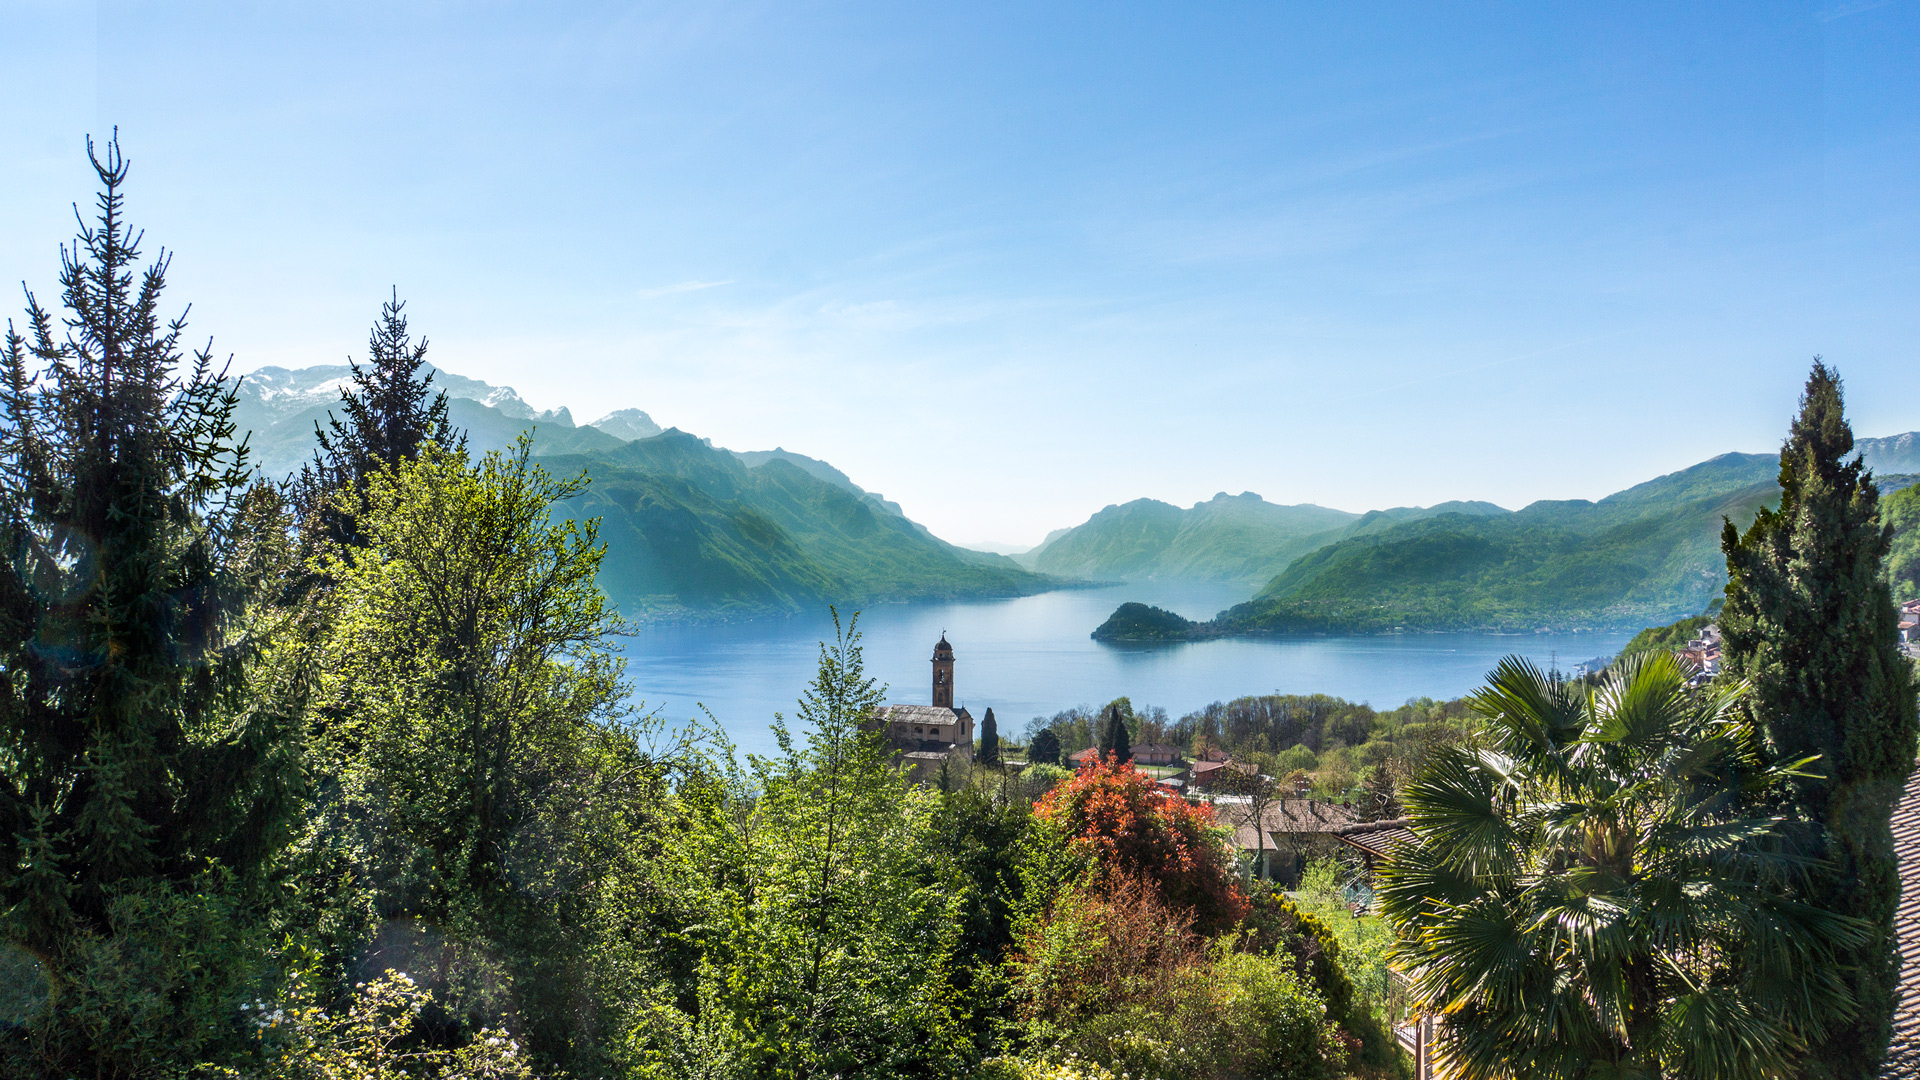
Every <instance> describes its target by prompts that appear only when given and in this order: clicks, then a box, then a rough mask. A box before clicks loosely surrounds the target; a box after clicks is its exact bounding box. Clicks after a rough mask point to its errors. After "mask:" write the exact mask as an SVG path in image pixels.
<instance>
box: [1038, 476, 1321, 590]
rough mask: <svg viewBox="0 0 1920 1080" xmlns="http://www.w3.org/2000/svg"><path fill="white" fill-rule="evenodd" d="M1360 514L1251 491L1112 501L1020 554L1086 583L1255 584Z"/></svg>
mask: <svg viewBox="0 0 1920 1080" xmlns="http://www.w3.org/2000/svg"><path fill="white" fill-rule="evenodd" d="M1357 517H1358V515H1356V514H1350V513H1347V512H1346V511H1344V510H1329V509H1327V508H1326V507H1324V506H1313V505H1301V506H1275V505H1274V504H1272V503H1270V502H1267V501H1266V500H1264V499H1262V498H1260V496H1258V495H1255V494H1253V493H1252V492H1250V491H1249V492H1243V493H1241V494H1240V495H1237V496H1234V495H1228V494H1226V493H1225V492H1222V493H1220V494H1219V495H1215V496H1214V497H1213V498H1212V500H1210V501H1208V502H1203V503H1196V504H1195V505H1194V506H1193V508H1192V509H1189V510H1182V509H1180V508H1179V507H1177V506H1172V505H1169V504H1167V503H1163V502H1159V501H1156V500H1154V499H1136V500H1134V501H1133V502H1130V503H1126V504H1124V505H1121V506H1109V507H1107V508H1106V509H1104V510H1102V511H1100V512H1099V513H1097V514H1095V515H1093V516H1092V517H1091V518H1088V519H1087V520H1086V522H1084V523H1083V524H1080V525H1077V526H1075V527H1073V528H1071V529H1068V530H1066V531H1064V532H1062V533H1060V534H1059V535H1057V536H1054V537H1051V538H1049V539H1048V541H1047V542H1046V543H1045V544H1043V545H1041V546H1040V547H1039V548H1036V549H1035V550H1033V551H1031V552H1028V553H1027V554H1025V555H1022V556H1020V560H1021V562H1023V563H1025V564H1026V565H1028V566H1030V567H1033V568H1034V569H1036V570H1039V571H1041V572H1043V573H1048V574H1055V575H1058V576H1060V577H1074V578H1084V579H1087V580H1091V581H1152V580H1157V579H1184V580H1191V581H1238V582H1244V583H1246V584H1248V585H1257V584H1259V583H1261V582H1264V581H1267V580H1268V579H1270V578H1272V577H1273V575H1275V574H1277V573H1279V572H1280V571H1282V570H1284V569H1286V567H1287V564H1288V563H1290V562H1292V561H1293V560H1294V559H1297V558H1299V557H1300V556H1301V555H1304V554H1306V553H1307V552H1309V551H1312V550H1313V549H1314V548H1317V547H1319V546H1320V545H1322V544H1325V543H1327V542H1329V541H1330V540H1333V539H1335V538H1337V537H1338V536H1339V535H1340V530H1342V529H1344V528H1345V527H1346V526H1348V525H1349V524H1351V523H1352V522H1353V521H1355V520H1356V519H1357Z"/></svg>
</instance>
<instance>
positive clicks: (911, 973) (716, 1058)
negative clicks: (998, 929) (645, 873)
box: [677, 613, 968, 1077]
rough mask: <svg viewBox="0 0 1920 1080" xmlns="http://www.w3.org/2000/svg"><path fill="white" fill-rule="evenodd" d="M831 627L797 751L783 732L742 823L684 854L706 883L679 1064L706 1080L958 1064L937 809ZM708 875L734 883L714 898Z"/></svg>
mask: <svg viewBox="0 0 1920 1080" xmlns="http://www.w3.org/2000/svg"><path fill="white" fill-rule="evenodd" d="M834 618H835V629H836V636H835V639H834V641H833V642H831V643H823V644H822V645H821V650H820V667H819V673H818V675H817V676H816V677H815V679H814V681H813V684H812V685H811V686H809V687H808V689H807V691H806V693H805V695H804V696H803V697H802V698H801V700H800V710H799V719H800V720H801V722H802V723H803V724H804V725H805V733H804V736H799V737H796V734H795V733H794V732H793V731H792V730H791V729H789V728H788V726H787V724H786V721H785V719H784V718H782V717H776V719H775V722H774V738H775V741H776V743H777V744H778V746H779V753H778V754H777V755H776V756H774V757H772V758H753V759H751V760H752V766H753V775H752V777H751V778H750V779H749V780H746V781H744V782H743V783H742V784H741V785H740V791H739V794H738V796H737V797H736V799H735V800H734V805H735V806H736V807H738V809H739V813H738V815H736V816H730V817H726V818H724V819H723V820H721V821H720V822H719V823H718V827H715V828H712V829H711V830H709V831H708V832H706V833H705V834H704V836H703V837H702V838H700V839H699V840H698V841H697V842H696V843H694V844H690V845H689V846H688V848H687V850H686V851H685V853H684V858H685V860H687V862H686V865H687V867H688V869H687V875H688V879H689V880H696V881H700V882H705V883H708V884H706V885H705V886H704V887H705V888H706V889H707V892H706V896H705V904H706V908H705V915H704V917H703V922H702V929H701V930H700V931H699V933H700V934H701V935H702V937H701V941H702V953H703V960H702V962H701V969H700V978H699V989H698V1006H697V1018H695V1019H692V1020H689V1021H688V1022H687V1032H686V1034H685V1036H684V1037H683V1040H682V1042H681V1044H680V1046H681V1049H680V1050H679V1051H677V1053H679V1054H682V1055H684V1056H685V1057H684V1059H685V1060H688V1061H692V1062H698V1063H699V1068H701V1069H702V1070H704V1071H706V1072H707V1073H708V1074H710V1075H737V1076H766V1077H828V1076H842V1077H854V1076H865V1077H895V1076H912V1075H932V1074H938V1073H942V1072H945V1071H950V1070H953V1069H955V1068H957V1067H958V1065H959V1063H960V1062H962V1061H964V1060H965V1058H966V1057H967V1053H968V1041H967V1038H966V1032H965V1030H964V1028H963V1026H962V1024H961V1023H960V1019H959V1017H958V1016H957V1014H956V1011H955V1010H956V1002H955V1001H954V1000H953V990H952V988H953V972H952V970H951V966H952V964H953V963H954V952H955V949H956V946H957V944H958V933H959V929H960V924H961V919H960V917H959V915H960V911H959V903H960V894H961V893H962V892H963V890H962V889H961V888H960V887H959V885H958V882H956V881H953V880H950V879H949V878H950V876H949V875H948V874H947V873H945V872H943V871H942V869H941V867H942V866H943V865H944V864H943V863H942V861H941V860H939V859H937V858H935V857H934V851H933V849H932V846H931V844H932V834H931V833H932V824H933V821H934V816H935V814H936V812H937V811H938V808H939V804H940V800H941V796H940V795H939V794H937V793H935V792H933V791H931V790H929V789H926V788H922V787H918V786H916V785H912V784H909V783H908V782H907V781H906V779H905V778H904V775H903V774H902V771H901V770H900V769H899V768H898V767H897V766H896V765H895V764H894V763H893V754H892V751H891V749H890V748H889V747H888V745H887V742H886V738H885V733H884V731H883V730H882V729H881V728H880V726H879V725H877V724H873V723H872V722H871V721H872V717H873V713H874V710H875V709H876V708H877V707H878V705H879V703H880V698H881V691H880V690H879V688H878V687H877V686H876V685H875V683H874V681H873V680H872V679H870V678H868V677H867V676H866V673H865V669H864V666H863V663H862V658H861V648H860V636H859V632H858V628H857V625H856V624H855V623H852V622H850V623H849V624H848V625H847V627H846V629H845V631H844V632H839V616H838V614H837V613H836V614H835V617H834ZM716 866H727V867H731V868H732V869H730V870H729V871H727V873H726V875H725V877H724V879H723V880H721V881H720V882H719V883H718V884H717V885H714V884H711V883H712V882H713V880H714V870H713V868H714V867H716Z"/></svg>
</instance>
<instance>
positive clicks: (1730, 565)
mask: <svg viewBox="0 0 1920 1080" xmlns="http://www.w3.org/2000/svg"><path fill="white" fill-rule="evenodd" d="M1852 453H1853V432H1852V430H1851V429H1850V428H1849V427H1848V425H1847V421H1846V418H1845V415H1844V410H1843V402H1842V395H1841V386H1840V379H1839V377H1838V375H1837V374H1835V373H1834V372H1833V371H1832V370H1831V369H1830V368H1828V367H1827V366H1826V365H1825V364H1824V363H1822V362H1821V361H1820V360H1819V359H1818V358H1816V359H1815V361H1814V365H1813V372H1812V374H1811V375H1810V376H1809V377H1808V379H1807V385H1806V392H1805V394H1804V396H1803V397H1802V398H1801V401H1800V414H1799V416H1798V417H1797V418H1796V419H1795V420H1794V422H1793V426H1792V430H1791V432H1790V433H1789V435H1788V437H1787V440H1786V444H1785V445H1784V446H1783V447H1782V448H1781V451H1780V489H1781V495H1780V506H1779V508H1778V509H1776V510H1762V511H1761V512H1760V514H1759V515H1758V516H1757V517H1755V519H1754V522H1753V524H1752V525H1751V526H1750V527H1749V528H1748V529H1747V531H1746V533H1745V535H1741V534H1739V533H1738V532H1737V530H1735V528H1734V527H1733V524H1732V523H1731V522H1728V523H1727V524H1726V526H1725V529H1724V533H1723V537H1722V541H1721V546H1722V548H1723V549H1724V550H1725V552H1726V555H1727V574H1728V583H1727V600H1726V606H1725V608H1724V609H1723V610H1722V612H1721V614H1720V628H1721V631H1722V633H1723V634H1724V635H1725V638H1726V646H1725V650H1726V658H1727V661H1726V663H1727V669H1728V672H1729V673H1730V674H1732V675H1734V676H1735V677H1739V678H1745V679H1747V680H1749V681H1751V682H1752V683H1753V687H1754V696H1753V708H1754V711H1755V715H1756V717H1757V719H1758V720H1759V721H1760V723H1761V725H1762V726H1763V730H1764V731H1765V732H1766V736H1767V739H1768V741H1769V742H1770V743H1771V748H1772V750H1773V751H1774V752H1775V753H1777V754H1778V755H1780V756H1781V757H1782V758H1784V759H1787V760H1797V759H1799V758H1803V757H1806V756H1809V755H1816V754H1817V755H1819V756H1820V761H1819V763H1818V764H1817V765H1815V766H1814V767H1813V768H1812V770H1811V771H1813V772H1816V773H1819V774H1821V775H1820V776H1818V777H1814V778H1808V779H1803V780H1800V781H1798V782H1797V783H1796V787H1795V792H1794V797H1795V802H1796V804H1797V805H1796V809H1797V810H1798V813H1799V816H1800V817H1801V818H1802V820H1803V821H1804V822H1806V823H1807V829H1808V833H1809V835H1810V836H1811V838H1812V839H1811V841H1810V843H1811V844H1812V845H1813V847H1814V848H1815V850H1816V851H1817V852H1818V854H1820V855H1821V856H1822V864H1821V867H1820V869H1818V870H1817V871H1816V872H1815V874H1814V876H1813V878H1812V883H1811V885H1810V886H1809V887H1810V889H1811V891H1812V895H1811V897H1810V899H1812V900H1813V901H1814V902H1815V903H1817V904H1818V905H1820V906H1821V907H1823V908H1825V909H1827V910H1830V911H1835V912H1839V913H1842V914H1845V915H1850V916H1853V917H1855V918H1858V919H1861V920H1863V921H1864V922H1866V923H1867V924H1868V925H1869V926H1870V927H1871V931H1870V933H1869V935H1868V940H1867V941H1866V943H1865V944H1864V945H1862V946H1861V947H1859V948H1858V949H1856V950H1853V952H1852V954H1851V955H1850V956H1848V957H1847V958H1846V959H1847V963H1846V965H1844V967H1843V969H1842V970H1843V972H1844V975H1843V977H1844V978H1845V979H1846V981H1847V982H1848V984H1849V985H1850V988H1851V990H1852V992H1853V996H1854V998H1855V1002H1856V1004H1857V1006H1858V1008H1859V1013H1858V1016H1857V1017H1856V1019H1855V1020H1854V1021H1853V1022H1851V1023H1850V1024H1848V1025H1846V1026H1844V1027H1842V1028H1840V1029H1838V1030H1836V1031H1833V1032H1831V1033H1830V1034H1829V1036H1828V1037H1827V1038H1826V1039H1825V1040H1824V1041H1823V1042H1821V1043H1819V1044H1817V1045H1815V1046H1813V1047H1812V1048H1811V1051H1810V1058H1811V1060H1810V1061H1809V1063H1808V1064H1809V1071H1808V1075H1814V1076H1832V1077H1857V1076H1865V1075H1870V1074H1871V1073H1872V1072H1873V1070H1874V1069H1875V1068H1876V1066H1877V1065H1878V1063H1879V1061H1880V1060H1881V1058H1882V1057H1884V1056H1885V1053H1886V1047H1887V1041H1888V1037H1889V1018H1890V1016H1891V1015H1892V1011H1893V991H1894V987H1895V984H1896V981H1897V978H1898V958H1897V956H1896V954H1895V952H1894V948H1893V915H1894V910H1895V908H1896V906H1897V904H1898V901H1899V894H1900V880H1899V868H1898V865H1897V863H1896V861H1895V857H1894V852H1893V835H1892V830H1891V828H1890V826H1889V818H1890V816H1891V813H1892V808H1893V804H1894V802H1895V800H1896V799H1897V798H1898V797H1899V794H1900V791H1901V787H1902V785H1903V784H1904V783H1905V782H1906V778H1907V775H1908V773H1909V772H1911V771H1912V768H1913V764H1914V750H1915V736H1916V729H1917V722H1916V718H1915V700H1914V687H1913V683H1912V676H1911V668H1910V667H1909V665H1908V662H1907V660H1906V659H1905V658H1904V657H1903V656H1902V655H1901V654H1900V647H1899V632H1898V619H1897V616H1896V613H1895V608H1894V605H1893V596H1892V593H1891V591H1890V590H1889V587H1888V585H1887V581H1886V577H1885V574H1884V573H1883V570H1882V560H1883V559H1884V558H1885V556H1886V554H1887V550H1888V547H1889V544H1890V543H1891V535H1890V532H1889V530H1888V529H1887V528H1886V527H1885V526H1883V525H1882V524H1881V523H1880V521H1879V516H1878V511H1879V506H1878V503H1879V490H1878V488H1877V487H1876V486H1875V484H1874V482H1873V476H1872V474H1871V473H1870V472H1869V471H1868V470H1867V469H1866V467H1865V465H1864V463H1863V462H1862V461H1861V460H1860V458H1859V457H1858V456H1852V457H1851V458H1850V455H1852Z"/></svg>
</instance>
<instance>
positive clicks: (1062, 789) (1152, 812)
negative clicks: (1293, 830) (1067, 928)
mask: <svg viewBox="0 0 1920 1080" xmlns="http://www.w3.org/2000/svg"><path fill="white" fill-rule="evenodd" d="M1034 815H1035V816H1036V817H1038V818H1039V819H1040V820H1041V821H1043V822H1046V823H1048V824H1050V825H1053V826H1054V827H1056V828H1059V829H1060V830H1062V832H1063V833H1065V835H1066V836H1067V837H1068V839H1069V840H1070V841H1071V842H1072V843H1073V845H1074V846H1075V847H1077V848H1079V849H1081V850H1083V851H1084V852H1086V853H1087V854H1088V855H1090V856H1091V857H1092V859H1093V863H1094V867H1095V871H1094V878H1093V881H1094V884H1095V886H1096V887H1098V888H1101V889H1103V890H1106V891H1109V892H1110V891H1111V890H1112V889H1113V888H1114V887H1115V886H1117V884H1118V882H1119V881H1121V880H1122V879H1125V878H1139V879H1141V880H1143V881H1146V882H1149V883H1151V884H1153V885H1155V886H1157V887H1158V890H1159V892H1160V895H1161V897H1163V898H1164V900H1165V902H1166V903H1167V905H1168V906H1169V907H1171V908H1173V909H1175V910H1179V911H1184V912H1188V913H1191V915H1192V917H1193V928H1194V929H1195V930H1196V931H1198V932H1200V933H1202V934H1209V935H1210V934H1218V933H1222V932H1224V931H1226V930H1229V929H1232V928H1233V926H1234V925H1235V924H1236V923H1238V922H1239V921H1240V919H1241V918H1242V917H1243V916H1245V915H1246V913H1247V898H1246V896H1245V894H1244V893H1242V892H1241V891H1240V887H1239V884H1238V883H1237V882H1236V881H1235V880H1234V874H1233V854H1232V851H1231V849H1230V848H1229V847H1228V845H1227V842H1226V837H1225V835H1224V830H1222V829H1221V827H1220V826H1219V824H1218V823H1217V822H1215V821H1214V817H1213V808H1212V807H1210V806H1196V805H1193V804H1191V803H1188V802H1187V801H1186V800H1185V799H1182V798H1181V797H1180V796H1178V795H1176V794H1174V793H1173V792H1171V791H1169V790H1168V789H1166V788H1163V787H1161V786H1160V785H1158V784H1156V783H1154V781H1153V778H1152V777H1149V776H1147V775H1146V774H1144V773H1142V772H1140V771H1139V770H1137V769H1135V768H1134V767H1133V764H1132V763H1131V762H1126V761H1121V760H1119V759H1118V758H1116V757H1114V756H1112V755H1109V756H1108V757H1107V758H1106V759H1105V760H1102V761H1099V762H1097V763H1095V764H1093V765H1091V766H1089V767H1087V768H1085V769H1082V770H1081V771H1080V772H1079V773H1078V774H1077V775H1076V776H1074V778H1073V779H1072V780H1069V781H1066V782H1065V783H1062V784H1060V785H1059V786H1057V787H1055V788H1054V789H1053V790H1052V791H1049V792H1047V794H1046V796H1045V797H1044V798H1042V799H1041V800H1040V801H1039V802H1038V803H1036V804H1035V805H1034Z"/></svg>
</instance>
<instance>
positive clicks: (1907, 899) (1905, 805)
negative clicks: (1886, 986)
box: [1880, 772, 1920, 1080]
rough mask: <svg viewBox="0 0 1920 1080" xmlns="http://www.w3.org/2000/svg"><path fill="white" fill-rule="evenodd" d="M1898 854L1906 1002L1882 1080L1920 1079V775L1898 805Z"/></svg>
mask: <svg viewBox="0 0 1920 1080" xmlns="http://www.w3.org/2000/svg"><path fill="white" fill-rule="evenodd" d="M1893 851H1894V855H1895V857H1897V858H1898V859H1899V860H1900V907H1899V910H1898V911H1896V912H1895V913H1894V916H1893V933H1894V947H1895V948H1896V949H1898V950H1899V951H1900V991H1899V993H1900V1002H1899V1004H1898V1005H1896V1006H1894V1010H1893V1044H1892V1045H1891V1046H1889V1047H1888V1048H1887V1062H1886V1064H1885V1065H1882V1066H1881V1067H1880V1077H1881V1080H1894V1078H1896V1077H1900V1078H1903V1080H1911V1078H1912V1077H1916V1076H1920V772H1915V773H1914V774H1913V775H1912V776H1911V777H1909V778H1908V779H1907V790H1906V791H1905V792H1904V793H1903V794H1902V795H1901V796H1900V801H1899V802H1898V803H1896V804H1894V807H1893Z"/></svg>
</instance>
